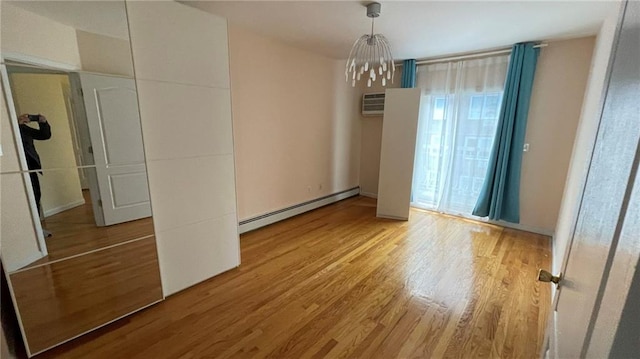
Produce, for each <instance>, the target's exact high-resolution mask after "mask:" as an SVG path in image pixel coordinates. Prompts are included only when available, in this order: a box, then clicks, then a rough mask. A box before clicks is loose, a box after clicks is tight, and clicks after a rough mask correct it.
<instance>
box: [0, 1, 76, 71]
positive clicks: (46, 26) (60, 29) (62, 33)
mask: <svg viewBox="0 0 640 359" xmlns="http://www.w3.org/2000/svg"><path fill="white" fill-rule="evenodd" d="M0 6H2V15H1V16H2V19H1V20H2V21H0V27H1V32H2V41H1V44H0V46H1V49H2V52H3V53H5V55H6V52H11V53H20V54H23V55H29V56H34V57H37V58H40V59H46V60H48V61H53V62H57V63H62V64H65V65H68V66H70V67H73V68H77V69H79V68H80V56H79V54H78V42H77V40H76V30H75V29H74V28H72V27H70V26H66V25H63V24H60V23H57V22H55V21H52V20H50V19H47V18H45V17H42V16H39V15H36V14H34V13H31V12H28V11H25V10H22V9H20V8H18V7H16V6H13V5H11V4H9V3H8V2H6V1H2V2H1V4H0ZM34 24H38V26H34Z"/></svg>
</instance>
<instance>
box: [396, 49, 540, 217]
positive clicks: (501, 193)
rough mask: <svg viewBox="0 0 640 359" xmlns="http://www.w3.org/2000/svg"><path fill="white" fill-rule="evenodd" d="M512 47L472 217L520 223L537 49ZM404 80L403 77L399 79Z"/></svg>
mask: <svg viewBox="0 0 640 359" xmlns="http://www.w3.org/2000/svg"><path fill="white" fill-rule="evenodd" d="M534 46H535V44H534V43H530V42H529V43H519V44H515V45H514V46H513V49H512V51H511V59H510V62H509V70H508V72H507V79H506V83H505V89H504V97H503V99H502V107H501V109H500V117H499V119H498V127H497V130H496V136H495V140H494V143H493V147H492V149H491V156H490V158H489V164H488V167H487V175H486V177H485V180H484V183H483V186H482V190H481V191H480V196H479V197H478V202H477V203H476V206H475V208H474V209H473V215H475V216H478V217H489V219H492V220H504V221H507V222H512V223H519V222H520V170H521V167H522V150H523V146H524V135H525V132H526V129H527V116H528V114H529V102H530V99H531V89H532V88H533V79H534V75H535V71H536V63H537V60H538V53H539V51H540V50H539V49H538V48H534ZM403 78H404V77H403Z"/></svg>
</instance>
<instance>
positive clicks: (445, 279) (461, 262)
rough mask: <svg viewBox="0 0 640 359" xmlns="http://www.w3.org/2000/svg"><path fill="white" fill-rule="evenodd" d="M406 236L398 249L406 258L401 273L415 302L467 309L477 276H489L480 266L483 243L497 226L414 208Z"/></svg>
mask: <svg viewBox="0 0 640 359" xmlns="http://www.w3.org/2000/svg"><path fill="white" fill-rule="evenodd" d="M407 226H408V228H407V232H406V238H405V239H404V242H403V243H402V245H400V246H399V248H398V250H401V251H403V256H402V257H403V258H404V261H403V262H402V263H400V264H401V268H399V275H400V277H401V280H402V281H403V282H404V287H405V291H406V292H407V294H409V295H411V296H412V299H413V300H415V301H416V303H422V304H426V305H430V306H442V307H445V308H449V310H453V311H454V312H462V311H464V307H465V305H464V304H465V303H466V302H467V301H468V300H469V299H472V298H473V296H475V295H476V294H475V293H474V289H475V288H476V286H477V283H476V281H477V280H478V278H484V277H486V276H487V273H486V268H483V266H482V265H480V264H481V263H480V262H481V261H480V258H481V257H482V256H483V253H481V250H482V248H483V247H482V246H480V245H479V244H480V242H479V241H482V240H483V239H488V238H489V237H490V236H491V235H492V232H493V233H495V232H494V231H495V229H493V228H492V227H490V226H485V225H483V224H478V223H475V222H472V221H461V220H459V219H455V218H449V217H448V216H442V215H439V214H433V213H429V212H422V211H412V217H411V220H410V221H409V222H408V223H407Z"/></svg>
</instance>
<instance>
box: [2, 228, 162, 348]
mask: <svg viewBox="0 0 640 359" xmlns="http://www.w3.org/2000/svg"><path fill="white" fill-rule="evenodd" d="M156 253H157V252H156V241H155V238H154V237H151V238H145V239H141V240H138V241H134V242H131V243H125V244H122V245H120V246H115V247H112V248H108V249H104V250H101V251H97V252H93V253H89V254H86V255H82V256H79V257H75V258H71V259H68V260H64V261H60V262H56V263H52V264H50V265H46V266H40V267H36V268H32V269H29V270H25V271H21V272H17V273H14V274H10V275H9V276H10V278H11V283H12V285H13V291H14V293H15V297H16V302H17V303H18V309H19V313H20V316H21V318H22V326H23V327H24V331H25V333H26V334H27V339H28V342H29V347H30V348H31V352H32V353H37V352H40V351H42V350H45V349H47V348H50V347H51V346H53V345H56V344H58V343H60V342H62V341H65V340H68V339H69V338H73V337H75V336H77V335H80V334H82V333H85V332H86V331H88V330H91V329H93V328H95V327H97V326H99V325H102V324H104V323H108V322H109V321H111V320H114V319H116V318H119V317H121V316H123V315H126V314H129V313H131V312H133V311H134V310H138V309H140V308H143V307H145V306H147V305H149V304H151V303H154V302H157V301H159V300H162V287H161V282H160V271H159V267H158V256H157V254H156Z"/></svg>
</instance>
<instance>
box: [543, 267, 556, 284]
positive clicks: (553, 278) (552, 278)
mask: <svg viewBox="0 0 640 359" xmlns="http://www.w3.org/2000/svg"><path fill="white" fill-rule="evenodd" d="M561 279H562V274H560V275H559V276H555V275H553V274H551V273H549V272H547V271H546V270H544V269H538V280H539V281H540V282H547V283H548V282H553V283H555V284H558V283H559V282H560V280H561Z"/></svg>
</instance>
